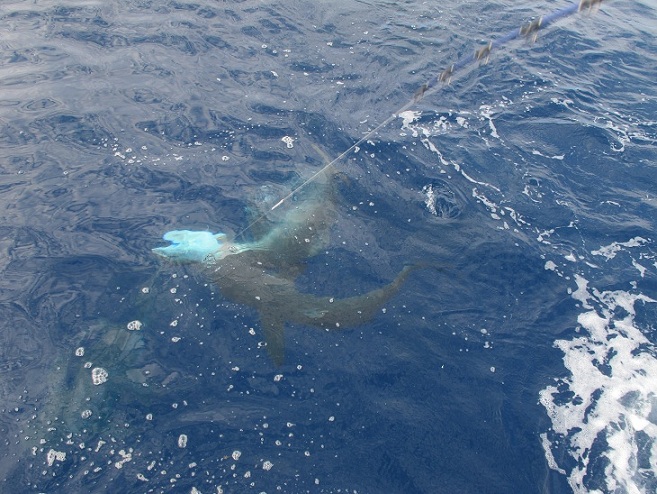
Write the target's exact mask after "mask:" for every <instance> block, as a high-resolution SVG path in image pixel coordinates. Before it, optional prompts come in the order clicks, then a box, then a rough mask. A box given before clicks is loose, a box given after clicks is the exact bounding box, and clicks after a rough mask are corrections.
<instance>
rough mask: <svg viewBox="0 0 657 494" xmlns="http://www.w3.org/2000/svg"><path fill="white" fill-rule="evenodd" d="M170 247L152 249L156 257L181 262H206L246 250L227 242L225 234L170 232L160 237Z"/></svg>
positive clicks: (189, 231)
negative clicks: (168, 243)
mask: <svg viewBox="0 0 657 494" xmlns="http://www.w3.org/2000/svg"><path fill="white" fill-rule="evenodd" d="M162 238H163V239H164V240H166V241H167V242H170V243H171V245H168V246H166V247H157V248H155V249H153V252H155V253H156V254H157V255H158V256H162V257H166V258H167V259H172V260H174V261H181V262H207V261H217V260H220V259H223V258H224V257H226V256H228V255H230V254H236V253H239V252H242V251H244V250H248V247H247V248H245V247H244V246H242V245H239V244H233V243H231V242H228V241H227V239H226V234H225V233H221V232H219V233H211V232H206V231H192V230H172V231H170V232H167V233H165V234H164V236H163V237H162Z"/></svg>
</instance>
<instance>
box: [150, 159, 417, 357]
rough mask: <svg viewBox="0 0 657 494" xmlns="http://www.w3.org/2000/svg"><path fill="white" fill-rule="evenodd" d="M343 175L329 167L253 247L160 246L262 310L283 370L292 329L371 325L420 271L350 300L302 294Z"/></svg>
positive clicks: (209, 238)
mask: <svg viewBox="0 0 657 494" xmlns="http://www.w3.org/2000/svg"><path fill="white" fill-rule="evenodd" d="M336 179H337V176H336V173H335V172H333V167H328V168H327V169H326V170H325V171H323V172H322V173H321V176H320V177H319V180H316V181H314V183H313V184H312V186H311V187H308V188H307V190H306V191H305V192H304V194H303V197H300V198H299V200H298V201H296V202H295V207H293V208H291V209H290V210H289V211H287V212H286V213H285V215H284V216H283V217H282V218H281V219H279V220H278V221H277V222H273V223H272V222H271V221H270V220H269V219H267V218H266V215H265V214H261V215H260V216H259V217H258V219H257V220H256V221H255V223H252V224H251V225H249V227H247V228H248V229H250V230H252V231H253V235H254V237H255V239H254V240H253V241H251V242H244V243H237V242H231V241H229V240H228V238H227V236H226V235H225V234H224V233H217V234H214V233H211V232H208V231H191V230H174V231H170V232H167V233H166V234H165V235H164V236H163V239H164V240H166V241H168V242H170V243H171V245H168V246H166V247H158V248H155V249H153V252H154V253H155V254H157V255H159V256H162V257H165V258H168V259H171V260H174V261H179V262H192V263H196V264H199V265H201V266H202V268H203V270H204V271H205V273H206V274H207V275H208V276H209V277H210V278H211V279H212V281H213V282H214V283H215V284H216V285H217V286H218V287H219V289H220V291H221V293H222V295H223V296H224V297H225V298H227V299H228V300H231V301H234V302H236V303H239V304H244V305H247V306H251V307H253V308H255V309H256V310H257V311H258V313H259V316H260V322H261V326H262V331H263V332H264V336H265V341H266V348H267V352H268V353H269V355H270V357H271V359H272V361H273V362H274V364H275V365H276V366H280V365H281V364H282V363H283V361H284V357H285V334H284V329H285V324H286V323H293V324H299V325H306V326H313V327H317V328H324V329H344V328H348V327H354V326H357V325H360V324H363V323H366V322H368V321H369V320H371V319H372V318H373V317H374V315H375V314H376V313H377V312H378V310H379V309H380V308H381V307H382V306H383V304H385V303H386V302H387V301H388V300H389V299H390V298H391V297H393V296H394V295H395V294H396V293H397V291H398V290H399V288H400V286H401V285H402V283H403V282H404V281H405V279H406V277H407V276H408V274H409V273H410V272H411V271H412V270H413V269H415V268H416V266H411V265H409V266H406V267H404V268H403V269H402V270H401V271H400V272H399V274H397V276H396V277H395V279H394V280H393V281H392V282H390V283H389V284H387V285H385V286H383V287H381V288H378V289H375V290H372V291H370V292H367V293H364V294H362V295H359V296H353V297H349V298H342V299H338V298H334V297H328V296H326V297H323V296H315V295H311V294H307V293H302V292H300V291H299V290H298V289H297V287H296V286H295V279H296V278H297V277H298V275H299V274H300V273H301V272H302V271H303V268H304V265H305V263H306V262H307V260H308V259H310V258H311V257H313V256H315V255H317V254H318V253H319V252H320V251H321V250H324V249H325V248H326V246H327V245H328V231H329V228H330V226H331V225H332V223H333V222H334V220H335V216H336V215H335V198H336V194H337V187H336Z"/></svg>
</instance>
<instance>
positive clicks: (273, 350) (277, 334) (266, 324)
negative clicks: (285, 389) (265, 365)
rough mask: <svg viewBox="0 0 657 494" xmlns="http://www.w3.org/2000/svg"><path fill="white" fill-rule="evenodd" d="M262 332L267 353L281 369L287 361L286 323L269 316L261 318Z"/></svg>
mask: <svg viewBox="0 0 657 494" xmlns="http://www.w3.org/2000/svg"><path fill="white" fill-rule="evenodd" d="M261 322H262V330H263V332H264V333H265V341H266V342H267V353H269V356H270V357H271V359H272V361H273V362H274V365H275V366H276V367H279V366H281V365H283V361H284V360H285V322H284V321H283V320H281V319H280V318H278V317H272V316H269V315H267V314H263V315H262V316H261Z"/></svg>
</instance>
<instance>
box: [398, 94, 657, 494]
mask: <svg viewBox="0 0 657 494" xmlns="http://www.w3.org/2000/svg"><path fill="white" fill-rule="evenodd" d="M569 103H572V102H567V101H564V102H563V103H562V104H564V106H567V104H569ZM493 115H494V112H493V111H492V109H491V107H486V106H483V107H482V108H480V112H479V118H480V120H481V121H486V120H488V123H489V128H490V132H489V133H488V134H487V136H483V135H482V136H481V137H482V139H483V140H485V141H486V142H488V139H489V138H495V139H500V141H502V138H501V137H500V136H499V134H498V132H497V129H496V127H495V125H494V122H493ZM413 117H414V118H413V119H407V120H406V121H405V122H404V127H405V130H411V131H413V134H414V135H422V136H425V137H424V138H423V139H422V143H423V144H424V147H425V148H426V149H428V150H429V151H432V152H434V153H436V154H437V155H438V157H439V160H440V163H441V164H442V165H443V166H444V167H452V168H453V169H454V170H456V172H457V173H458V174H459V175H460V176H461V177H463V178H464V179H465V180H467V181H468V182H469V183H471V184H473V189H472V197H473V198H475V199H476V200H477V201H478V202H480V203H481V205H482V206H483V208H485V209H486V210H487V211H488V212H489V213H490V216H491V218H492V219H493V220H496V221H503V218H502V217H501V216H500V214H499V213H501V212H502V209H501V208H500V206H499V204H498V196H497V194H495V192H498V191H499V189H498V188H497V187H495V186H493V185H492V184H487V183H485V182H484V183H483V184H482V183H481V182H479V181H477V180H474V179H473V178H472V177H470V176H469V175H468V174H467V173H466V172H465V171H464V170H463V168H464V166H465V165H460V164H458V163H456V162H454V161H452V160H450V158H449V157H448V153H445V152H441V151H440V150H439V149H438V148H437V146H436V144H435V143H434V142H432V140H431V139H430V138H431V137H432V136H436V135H439V134H440V132H435V130H436V129H435V127H433V128H432V127H430V126H427V127H425V128H423V129H419V128H417V127H419V126H420V125H422V124H417V123H416V122H417V121H419V116H418V115H413ZM534 154H540V155H541V156H546V155H545V154H544V153H538V152H534ZM546 157H551V158H553V159H557V160H562V159H563V156H561V155H558V156H557V155H550V156H546ZM450 178H451V177H450ZM476 185H484V186H485V188H486V190H489V191H492V192H491V193H490V194H485V193H483V191H481V190H480V189H478V188H477V187H476ZM424 192H425V193H426V192H427V191H426V190H425V191H424ZM531 199H532V201H534V202H539V203H540V202H542V201H543V197H542V196H541V195H538V196H536V195H533V196H532V197H531ZM505 208H506V209H507V210H508V212H509V216H511V217H512V218H513V219H514V220H515V223H516V226H517V227H519V228H522V229H524V230H525V231H526V232H528V233H532V236H533V237H534V238H536V240H537V242H538V244H543V245H551V244H552V241H551V240H549V239H550V238H551V237H552V236H553V235H555V233H556V229H555V228H548V229H545V228H538V225H536V226H532V225H530V224H529V223H528V222H526V221H524V220H522V219H520V218H519V216H518V215H517V212H516V211H515V210H514V209H512V208H510V207H509V206H506V205H505ZM574 227H575V225H574V224H573V223H571V224H570V225H568V226H567V227H565V228H574ZM536 233H538V237H536ZM650 243H651V240H650V239H646V238H643V237H639V236H637V237H634V238H631V239H629V240H627V241H620V242H613V243H611V244H609V245H605V246H601V247H600V248H598V249H597V250H594V251H592V252H591V253H590V254H591V255H593V256H601V257H603V258H604V264H603V266H597V265H595V264H593V263H591V262H589V261H587V260H586V256H585V255H582V254H576V253H573V252H572V251H571V252H567V253H562V254H561V255H560V257H558V258H557V257H555V258H554V259H546V261H545V264H544V268H545V269H546V270H549V271H552V272H554V273H556V274H557V275H558V276H560V277H561V278H563V279H564V280H566V282H567V283H572V282H573V281H574V282H575V286H569V287H568V293H570V294H571V296H572V298H573V299H575V300H577V301H578V302H579V303H580V304H581V309H582V312H581V313H580V314H579V316H578V318H577V321H576V323H577V334H576V335H575V336H574V337H573V338H572V339H561V340H557V341H556V342H555V343H554V345H555V346H556V347H557V348H559V349H560V350H561V351H562V352H563V362H564V365H565V367H566V369H567V370H568V372H569V375H568V376H567V377H564V378H559V379H555V382H554V383H553V384H552V385H549V386H547V387H546V388H545V389H543V390H542V391H541V393H540V397H539V400H540V403H541V404H542V405H543V406H544V407H545V409H546V411H547V414H548V416H549V418H550V420H551V421H552V427H551V429H550V430H549V431H547V432H545V433H543V434H541V435H540V437H541V443H542V446H543V449H544V452H545V458H546V461H547V463H548V465H549V467H550V468H552V469H553V470H555V471H557V472H559V473H561V474H563V475H565V476H567V478H568V482H569V484H570V486H571V488H572V489H573V491H574V492H577V493H585V492H586V493H590V492H628V493H643V492H652V491H651V489H653V488H654V485H655V484H657V350H656V348H655V345H654V344H653V343H651V341H650V340H649V339H648V338H647V337H646V335H645V334H643V333H642V331H641V329H640V328H639V326H638V324H637V322H636V313H637V309H638V308H639V307H640V306H642V305H645V304H652V303H655V302H656V301H655V300H654V299H652V298H650V297H648V296H646V295H644V294H642V293H638V292H637V290H636V288H637V283H636V282H633V283H631V284H630V286H631V287H632V290H608V291H604V290H598V289H597V288H595V287H594V286H592V285H593V284H594V283H592V282H590V281H589V280H588V279H586V278H585V277H584V276H582V275H581V274H576V270H577V269H578V267H582V266H586V267H587V268H593V269H595V270H599V269H604V266H605V265H607V263H609V262H614V259H615V258H616V257H617V256H619V255H620V257H619V259H623V262H624V263H626V261H627V257H626V256H629V257H630V262H631V266H633V267H634V268H635V269H636V270H637V271H638V274H639V276H640V277H641V278H644V277H645V276H646V275H647V271H648V269H649V268H647V267H646V266H648V265H650V263H653V259H654V255H652V254H646V253H642V252H641V251H642V250H644V249H645V248H646V246H647V245H648V244H650ZM555 253H556V252H555ZM563 259H565V260H566V261H568V264H564V263H563V262H562V260H563ZM580 261H581V263H582V264H580ZM639 261H642V262H641V263H640V262H639ZM615 262H618V261H615ZM653 264H654V265H655V267H657V263H653ZM624 265H625V266H627V264H624ZM573 270H575V271H573ZM628 288H629V287H628ZM573 323H574V324H575V321H573ZM491 371H494V368H493V367H492V368H491ZM596 489H600V490H596Z"/></svg>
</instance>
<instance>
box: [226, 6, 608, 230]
mask: <svg viewBox="0 0 657 494" xmlns="http://www.w3.org/2000/svg"><path fill="white" fill-rule="evenodd" d="M601 3H602V0H579V1H576V2H574V3H572V4H571V5H569V6H568V7H565V8H562V9H559V10H555V11H554V12H551V13H549V14H547V15H544V16H541V17H539V18H538V19H536V20H533V21H529V22H526V23H525V24H523V25H522V26H520V28H516V29H513V30H511V31H509V32H508V33H507V34H505V35H504V36H502V37H501V38H498V39H496V40H492V41H489V42H488V43H487V44H485V45H484V46H481V47H479V48H477V49H476V50H474V52H471V53H470V54H469V55H465V56H463V57H462V58H460V59H459V60H457V61H456V62H455V63H453V64H451V65H450V66H449V67H447V68H446V69H445V70H443V71H442V72H441V73H440V74H438V75H437V76H434V77H432V78H431V79H430V80H429V81H428V82H427V83H425V84H422V86H420V87H419V88H418V89H417V91H415V94H414V95H413V98H411V100H410V101H409V102H408V103H406V104H405V105H403V106H402V107H401V108H399V109H398V110H397V111H395V112H394V113H393V114H392V115H390V116H389V117H388V118H386V119H385V120H384V121H383V122H381V123H380V124H379V125H377V126H376V127H374V128H373V129H372V130H370V131H368V132H367V133H366V134H365V135H364V136H363V137H361V138H360V139H358V140H357V141H356V142H355V143H353V144H352V145H351V146H350V147H349V148H347V149H346V150H345V151H343V152H342V153H341V154H340V155H338V156H337V157H336V158H335V159H334V160H333V161H331V162H330V163H328V164H327V165H325V166H324V167H322V169H320V170H319V171H318V172H316V173H314V174H313V175H312V176H311V177H310V178H308V179H307V180H306V181H305V182H303V183H302V184H301V185H298V186H297V187H295V188H294V189H292V191H291V192H290V193H289V194H287V195H286V196H285V197H283V198H282V199H281V200H280V201H278V202H277V203H276V204H274V205H273V206H272V207H271V208H270V209H269V211H270V212H271V211H274V210H275V209H277V208H278V207H280V206H281V205H282V204H283V203H285V201H287V200H288V199H289V198H291V197H292V196H293V195H295V194H296V193H297V192H299V191H300V190H301V189H303V188H304V187H306V186H307V185H308V184H310V183H311V182H313V181H314V180H315V179H316V178H317V177H318V176H319V175H321V174H322V173H324V172H325V171H326V170H327V169H329V168H330V167H331V166H333V165H335V164H336V163H337V162H339V161H340V160H341V159H342V158H344V157H345V156H347V155H348V154H349V153H351V152H352V151H353V150H354V149H356V148H358V146H360V145H361V144H362V143H364V142H365V141H367V140H368V139H369V138H370V137H372V136H373V135H374V134H376V133H377V132H378V131H379V130H381V129H382V128H384V127H385V126H387V125H388V124H389V123H390V122H392V121H393V120H395V119H396V118H397V117H399V115H400V114H401V113H403V112H405V111H406V110H409V109H410V108H412V107H413V106H415V105H416V104H417V103H419V102H420V101H421V100H422V98H424V97H425V96H427V95H429V94H432V93H435V92H436V91H438V89H440V88H441V87H443V86H444V85H447V84H449V83H450V82H451V80H452V79H453V78H454V76H455V75H456V74H457V73H458V72H460V71H462V70H463V69H464V68H466V67H467V66H469V65H472V64H474V63H479V65H482V64H484V65H485V64H487V63H488V60H489V58H490V54H491V53H492V52H493V50H497V49H499V48H501V47H503V46H504V45H506V44H507V43H510V42H511V41H513V40H515V39H518V38H524V39H526V40H530V41H531V42H535V41H536V39H537V38H538V32H539V31H540V30H545V29H546V28H548V27H549V26H551V25H552V24H554V23H556V22H557V21H559V20H561V19H564V18H566V17H569V16H571V15H573V14H576V13H578V12H582V11H584V10H585V11H588V12H591V11H597V9H598V8H599V6H600V4H601ZM265 216H266V214H262V215H260V216H259V217H258V218H256V219H255V220H254V221H252V222H251V223H249V224H248V225H247V226H246V228H244V229H243V230H242V231H240V232H239V234H238V235H237V237H240V236H242V235H243V234H244V233H245V232H247V231H248V230H249V229H250V228H251V227H252V226H253V225H255V224H256V223H258V222H259V221H260V220H262V219H263V218H264V217H265Z"/></svg>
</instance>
